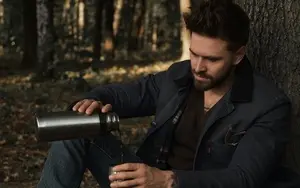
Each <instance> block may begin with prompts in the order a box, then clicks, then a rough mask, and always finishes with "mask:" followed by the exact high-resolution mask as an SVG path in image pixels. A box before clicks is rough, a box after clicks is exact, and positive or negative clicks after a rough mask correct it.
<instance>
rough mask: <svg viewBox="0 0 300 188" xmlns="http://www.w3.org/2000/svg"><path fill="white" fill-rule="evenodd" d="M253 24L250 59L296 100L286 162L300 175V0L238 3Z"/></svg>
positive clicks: (247, 0)
mask: <svg viewBox="0 0 300 188" xmlns="http://www.w3.org/2000/svg"><path fill="white" fill-rule="evenodd" d="M236 2H237V3H238V4H240V5H241V6H242V7H243V8H244V9H245V10H246V11H247V12H248V13H249V16H250V19H251V23H252V25H251V26H252V28H251V29H252V30H251V36H250V44H249V48H248V57H249V59H250V61H251V62H252V63H253V66H254V67H255V68H256V69H257V70H258V71H260V72H262V73H263V74H264V75H266V76H267V77H269V78H270V79H272V80H274V81H275V82H276V83H277V85H278V86H279V87H280V88H282V89H283V90H284V91H285V92H286V93H287V94H288V96H289V97H290V98H291V100H292V104H293V117H294V120H293V124H292V131H291V135H292V138H293V139H292V141H291V142H290V145H289V147H288V151H287V160H286V161H285V162H286V163H288V164H289V165H290V166H292V167H293V168H294V169H295V170H296V171H298V172H299V173H300V63H299V60H300V37H299V36H300V27H299V23H300V1H298V0H285V1H264V0H260V1H256V0H236Z"/></svg>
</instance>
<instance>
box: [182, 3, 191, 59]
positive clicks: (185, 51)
mask: <svg viewBox="0 0 300 188" xmlns="http://www.w3.org/2000/svg"><path fill="white" fill-rule="evenodd" d="M190 6H191V1H190V0H181V1H180V12H181V13H184V12H187V11H189V7H190ZM181 41H182V51H181V57H180V60H181V61H183V60H186V59H189V57H190V51H189V46H190V34H189V31H188V30H187V29H186V27H185V23H184V20H183V17H182V18H181Z"/></svg>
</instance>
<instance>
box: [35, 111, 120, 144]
mask: <svg viewBox="0 0 300 188" xmlns="http://www.w3.org/2000/svg"><path fill="white" fill-rule="evenodd" d="M115 130H119V117H118V115H117V114H115V113H93V114H91V115H87V114H85V113H80V112H74V111H62V112H47V113H41V114H38V115H36V137H37V139H38V140H39V141H56V140H68V139H78V138H91V137H97V136H99V135H103V134H108V133H109V132H111V131H115Z"/></svg>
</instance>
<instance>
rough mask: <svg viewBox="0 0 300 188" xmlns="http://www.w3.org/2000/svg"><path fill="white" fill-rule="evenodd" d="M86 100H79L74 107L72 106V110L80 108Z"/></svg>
mask: <svg viewBox="0 0 300 188" xmlns="http://www.w3.org/2000/svg"><path fill="white" fill-rule="evenodd" d="M85 101H86V100H81V101H79V102H77V103H76V104H75V105H74V106H73V108H72V110H73V111H77V110H78V108H79V107H80V106H81V105H82V103H84V102H85Z"/></svg>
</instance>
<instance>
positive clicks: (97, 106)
mask: <svg viewBox="0 0 300 188" xmlns="http://www.w3.org/2000/svg"><path fill="white" fill-rule="evenodd" d="M72 109H73V111H78V112H84V113H86V114H88V115H90V114H92V113H93V112H94V111H95V110H101V112H102V113H106V112H109V111H111V110H112V106H111V105H110V104H107V105H105V106H103V104H102V102H100V101H96V100H92V99H84V100H82V101H79V102H77V103H76V104H75V105H74V106H73V108H72Z"/></svg>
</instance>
